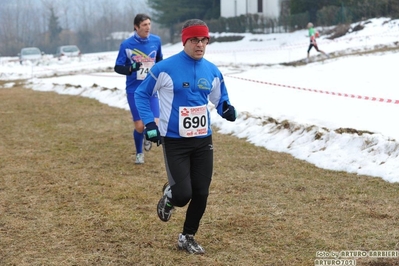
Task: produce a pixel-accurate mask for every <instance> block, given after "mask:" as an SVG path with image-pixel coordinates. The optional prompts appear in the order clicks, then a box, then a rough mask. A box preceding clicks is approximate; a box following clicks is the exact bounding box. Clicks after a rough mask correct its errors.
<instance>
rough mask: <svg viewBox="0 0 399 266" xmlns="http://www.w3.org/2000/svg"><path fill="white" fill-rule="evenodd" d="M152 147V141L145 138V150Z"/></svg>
mask: <svg viewBox="0 0 399 266" xmlns="http://www.w3.org/2000/svg"><path fill="white" fill-rule="evenodd" d="M151 147H152V142H151V141H149V140H146V139H144V150H146V151H149V150H151Z"/></svg>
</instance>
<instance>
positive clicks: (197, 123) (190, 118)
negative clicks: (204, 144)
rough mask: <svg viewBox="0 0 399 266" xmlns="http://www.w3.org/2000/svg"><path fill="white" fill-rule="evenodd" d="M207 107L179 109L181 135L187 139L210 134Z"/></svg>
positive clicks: (183, 107)
mask: <svg viewBox="0 0 399 266" xmlns="http://www.w3.org/2000/svg"><path fill="white" fill-rule="evenodd" d="M207 114H208V113H207V107H206V105H203V106H195V107H192V106H190V107H187V106H186V107H185V106H180V107H179V135H180V136H182V137H185V138H191V137H197V136H203V135H206V134H208V115H207Z"/></svg>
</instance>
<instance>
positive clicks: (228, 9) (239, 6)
mask: <svg viewBox="0 0 399 266" xmlns="http://www.w3.org/2000/svg"><path fill="white" fill-rule="evenodd" d="M280 2H281V0H263V12H262V13H258V0H221V1H220V13H221V14H220V15H221V16H222V17H225V18H229V17H237V16H240V15H245V14H263V15H264V16H265V17H267V18H278V17H279V16H280Z"/></svg>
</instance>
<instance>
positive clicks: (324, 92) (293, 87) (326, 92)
mask: <svg viewBox="0 0 399 266" xmlns="http://www.w3.org/2000/svg"><path fill="white" fill-rule="evenodd" d="M225 76H226V77H230V78H235V79H241V80H245V81H250V82H255V83H261V84H266V85H271V86H277V87H284V88H290V89H296V90H303V91H310V92H316V93H323V94H327V95H334V96H341V97H347V98H353V99H359V100H367V101H374V102H381V103H392V104H399V100H392V99H385V98H381V97H372V96H362V95H355V94H350V93H342V92H334V91H323V90H316V89H308V88H302V87H297V86H291V85H284V84H279V83H273V82H267V81H259V80H253V79H248V78H241V77H235V76H232V75H225Z"/></svg>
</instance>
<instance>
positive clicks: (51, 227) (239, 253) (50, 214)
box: [0, 81, 399, 266]
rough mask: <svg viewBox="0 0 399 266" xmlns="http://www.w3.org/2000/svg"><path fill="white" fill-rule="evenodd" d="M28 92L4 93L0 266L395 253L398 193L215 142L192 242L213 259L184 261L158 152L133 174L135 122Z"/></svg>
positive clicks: (372, 264) (272, 261)
mask: <svg viewBox="0 0 399 266" xmlns="http://www.w3.org/2000/svg"><path fill="white" fill-rule="evenodd" d="M3 83H4V82H3ZM1 85H2V84H1V81H0V87H1ZM22 85H23V84H22V83H20V84H16V85H15V86H14V87H12V88H8V89H0V123H1V125H0V265H16V266H25V265H57V266H59V265H206V266H213V265H246V266H248V265H276V266H277V265H278V266H281V265H306V266H308V265H315V260H316V259H317V256H316V252H317V251H326V252H332V251H349V250H361V251H370V250H396V251H398V249H399V208H398V206H399V196H398V194H399V193H398V192H399V184H397V183H394V184H391V183H387V182H385V181H383V180H382V179H381V178H374V177H367V176H358V175H355V174H348V173H344V172H335V171H328V170H324V169H319V168H316V167H315V166H313V165H311V164H309V163H306V162H304V161H300V160H297V159H295V158H293V157H292V156H290V155H288V154H283V153H276V152H271V151H268V150H266V149H264V148H261V147H255V146H253V145H251V144H249V143H247V142H246V141H245V140H243V139H237V138H235V137H233V136H228V135H221V134H218V133H217V132H216V131H217V130H215V134H214V147H215V168H214V176H213V182H212V185H211V194H210V196H209V204H208V208H207V211H206V213H205V215H204V217H203V220H202V223H201V226H200V229H199V232H198V234H197V236H196V239H197V241H198V242H199V243H200V244H201V245H203V246H204V248H205V249H206V254H205V255H203V256H196V255H189V254H187V253H186V252H183V251H180V250H178V249H177V248H176V241H177V235H178V233H179V232H180V231H181V228H182V224H183V219H184V213H185V209H184V208H181V209H177V211H176V212H175V213H174V214H173V216H172V218H171V220H170V221H169V222H168V223H164V222H161V221H160V220H159V219H158V217H157V214H156V204H157V202H158V200H159V198H160V196H161V188H162V185H163V184H164V182H165V181H166V176H165V169H164V164H163V157H162V150H161V148H160V147H153V149H152V150H151V151H150V152H147V153H146V163H145V164H144V165H135V164H134V163H133V162H134V148H133V141H132V136H131V135H132V134H131V131H132V126H133V125H132V122H131V118H130V113H129V112H128V111H126V110H122V109H118V108H112V107H109V106H106V105H103V104H101V103H99V102H97V101H95V100H93V99H88V98H83V97H78V96H70V95H59V94H56V93H52V92H38V91H32V90H30V89H26V88H23V86H22ZM398 174H399V173H398ZM398 261H399V257H398V258H391V259H387V258H370V257H365V258H358V259H356V263H357V265H368V266H383V265H399V262H398ZM343 265H345V264H343Z"/></svg>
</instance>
